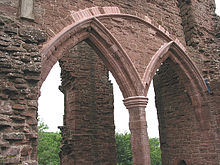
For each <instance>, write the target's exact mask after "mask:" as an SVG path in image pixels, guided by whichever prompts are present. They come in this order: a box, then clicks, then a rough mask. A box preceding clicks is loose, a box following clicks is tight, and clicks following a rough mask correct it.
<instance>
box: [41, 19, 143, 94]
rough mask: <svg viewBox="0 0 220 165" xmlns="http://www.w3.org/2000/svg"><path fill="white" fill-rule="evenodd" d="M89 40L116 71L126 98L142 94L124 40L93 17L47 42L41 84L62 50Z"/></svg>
mask: <svg viewBox="0 0 220 165" xmlns="http://www.w3.org/2000/svg"><path fill="white" fill-rule="evenodd" d="M83 40H87V41H88V42H89V44H90V45H92V47H93V48H95V50H96V51H98V54H99V55H100V56H101V58H102V59H103V61H104V63H105V64H106V66H107V68H108V69H109V70H110V71H111V72H112V74H113V76H114V77H115V79H116V81H117V83H118V84H119V87H120V89H121V91H122V93H123V95H124V97H129V96H133V95H142V93H141V92H142V91H143V85H142V83H141V79H140V77H139V75H138V73H137V71H136V69H135V67H134V66H133V64H132V62H131V60H130V59H129V57H128V55H127V54H126V52H125V51H124V50H123V48H122V47H121V45H120V43H118V42H117V40H116V39H115V38H114V37H113V35H111V33H110V32H109V31H108V30H107V29H106V28H105V27H104V25H102V23H101V22H99V21H98V20H97V19H96V18H91V19H88V20H85V21H83V22H80V23H78V24H72V25H70V26H68V27H66V28H64V29H63V30H62V31H61V32H60V33H59V34H57V36H55V37H54V38H53V39H52V40H51V41H50V42H48V43H47V44H46V45H44V47H43V49H42V51H41V54H42V72H41V80H40V82H39V87H40V86H41V85H42V83H43V81H44V80H45V79H46V77H47V75H48V73H49V71H50V69H51V68H52V67H53V65H54V64H55V63H56V62H57V61H58V59H59V58H61V57H62V53H63V52H64V51H66V50H68V49H69V48H71V47H73V46H74V45H76V44H77V43H79V42H81V41H83Z"/></svg>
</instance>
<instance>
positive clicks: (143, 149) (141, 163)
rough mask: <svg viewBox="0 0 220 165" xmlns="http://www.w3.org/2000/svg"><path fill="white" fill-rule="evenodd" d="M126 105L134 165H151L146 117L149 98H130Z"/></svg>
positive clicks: (125, 102) (126, 100)
mask: <svg viewBox="0 0 220 165" xmlns="http://www.w3.org/2000/svg"><path fill="white" fill-rule="evenodd" d="M124 104H125V106H126V108H127V109H128V111H129V129H130V131H131V148H132V157H133V165H150V149H149V141H148V134H147V122H146V116H145V107H146V105H147V98H146V97H144V96H136V97H129V98H126V99H125V100H124Z"/></svg>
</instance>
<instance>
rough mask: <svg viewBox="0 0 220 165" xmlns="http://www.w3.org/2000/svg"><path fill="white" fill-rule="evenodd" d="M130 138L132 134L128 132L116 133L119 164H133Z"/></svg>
mask: <svg viewBox="0 0 220 165" xmlns="http://www.w3.org/2000/svg"><path fill="white" fill-rule="evenodd" d="M130 138H131V135H130V134H128V133H125V134H119V133H116V134H115V139H116V151H117V164H118V165H132V153H131V143H130Z"/></svg>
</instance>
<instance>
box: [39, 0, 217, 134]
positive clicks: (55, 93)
mask: <svg viewBox="0 0 220 165" xmlns="http://www.w3.org/2000/svg"><path fill="white" fill-rule="evenodd" d="M216 7H217V9H216V13H217V14H218V15H220V0H216ZM110 79H111V81H112V82H113V87H114V107H115V108H114V111H115V125H116V131H117V132H120V133H123V132H129V129H128V121H129V116H128V111H127V109H126V108H125V106H124V104H123V102H122V100H123V97H122V94H121V92H120V90H119V87H118V85H117V83H116V82H115V80H114V78H113V77H112V76H110ZM60 84H61V82H60V67H59V64H58V63H57V64H56V65H55V66H54V67H53V68H52V70H51V72H50V74H49V75H48V77H47V79H46V81H45V82H44V83H43V86H42V87H41V97H40V98H39V102H38V103H39V106H38V115H39V117H40V119H41V120H43V121H44V122H45V123H46V124H47V125H48V126H49V130H48V131H51V132H56V131H58V129H57V127H58V126H62V125H63V111H64V102H63V101H64V98H63V94H62V93H61V92H60V91H59V90H58V86H59V85H60ZM148 98H149V102H148V105H147V108H146V119H147V123H148V135H149V137H151V138H153V137H159V133H158V121H157V114H156V109H155V104H154V90H153V87H152V84H151V87H150V89H149V92H148Z"/></svg>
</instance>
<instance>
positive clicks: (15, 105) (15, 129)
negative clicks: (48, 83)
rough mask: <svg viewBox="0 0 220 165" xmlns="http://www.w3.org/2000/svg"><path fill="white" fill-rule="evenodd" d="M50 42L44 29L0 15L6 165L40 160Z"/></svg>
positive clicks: (1, 144)
mask: <svg viewBox="0 0 220 165" xmlns="http://www.w3.org/2000/svg"><path fill="white" fill-rule="evenodd" d="M44 41H46V35H45V33H43V32H42V31H41V30H40V29H37V28H34V27H26V26H23V25H22V24H20V23H19V22H17V21H16V20H14V19H11V18H9V17H5V16H0V68H1V69H0V70H1V71H0V77H1V79H0V158H2V157H3V158H2V159H3V162H4V163H6V164H13V163H15V164H17V163H21V162H22V161H27V162H32V161H31V160H36V159H37V152H36V149H37V148H36V147H37V106H38V103H37V99H38V96H39V89H38V86H37V83H38V81H39V78H40V69H41V57H40V55H39V52H38V50H39V47H38V45H39V44H40V43H42V42H44Z"/></svg>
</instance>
